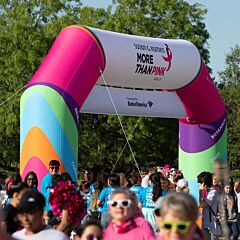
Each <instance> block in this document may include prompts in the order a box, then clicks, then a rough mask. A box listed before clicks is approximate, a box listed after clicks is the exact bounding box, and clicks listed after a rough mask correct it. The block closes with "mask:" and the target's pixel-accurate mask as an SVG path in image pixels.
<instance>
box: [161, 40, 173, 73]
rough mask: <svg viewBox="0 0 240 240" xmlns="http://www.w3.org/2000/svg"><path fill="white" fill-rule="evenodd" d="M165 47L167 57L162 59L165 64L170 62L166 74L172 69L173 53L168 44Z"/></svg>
mask: <svg viewBox="0 0 240 240" xmlns="http://www.w3.org/2000/svg"><path fill="white" fill-rule="evenodd" d="M165 46H166V52H167V57H164V56H162V58H163V59H164V61H165V62H168V67H167V69H166V72H168V71H169V70H170V68H171V61H172V51H171V50H170V48H169V47H168V45H167V44H165Z"/></svg>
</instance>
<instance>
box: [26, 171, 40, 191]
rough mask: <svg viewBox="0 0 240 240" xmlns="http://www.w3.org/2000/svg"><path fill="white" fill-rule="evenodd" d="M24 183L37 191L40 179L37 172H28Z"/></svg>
mask: <svg viewBox="0 0 240 240" xmlns="http://www.w3.org/2000/svg"><path fill="white" fill-rule="evenodd" d="M24 182H25V184H26V185H27V186H28V187H29V188H30V189H32V190H35V191H37V187H38V178H37V174H36V173H35V172H33V171H31V172H28V173H27V175H26V177H25V179H24Z"/></svg>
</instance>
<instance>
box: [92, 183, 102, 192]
mask: <svg viewBox="0 0 240 240" xmlns="http://www.w3.org/2000/svg"><path fill="white" fill-rule="evenodd" d="M93 187H94V189H99V190H100V191H101V190H102V189H103V183H102V182H99V181H96V182H94V183H93Z"/></svg>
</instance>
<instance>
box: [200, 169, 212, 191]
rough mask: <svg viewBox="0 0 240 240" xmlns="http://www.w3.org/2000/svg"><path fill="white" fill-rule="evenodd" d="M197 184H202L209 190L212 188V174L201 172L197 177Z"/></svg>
mask: <svg viewBox="0 0 240 240" xmlns="http://www.w3.org/2000/svg"><path fill="white" fill-rule="evenodd" d="M197 180H198V183H203V184H204V185H206V187H208V188H210V187H211V186H212V173H210V172H201V173H200V174H199V175H198V176H197Z"/></svg>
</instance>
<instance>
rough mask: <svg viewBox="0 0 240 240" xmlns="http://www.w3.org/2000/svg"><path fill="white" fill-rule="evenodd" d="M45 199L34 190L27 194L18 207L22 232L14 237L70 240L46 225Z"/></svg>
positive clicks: (39, 239) (19, 239)
mask: <svg viewBox="0 0 240 240" xmlns="http://www.w3.org/2000/svg"><path fill="white" fill-rule="evenodd" d="M44 206H45V199H44V197H43V195H42V194H41V193H39V192H36V191H34V190H28V191H27V192H25V193H24V194H23V196H22V198H21V200H20V204H19V207H18V210H19V218H20V221H21V224H22V226H23V227H24V228H23V229H22V230H20V231H17V232H15V233H14V234H13V235H12V237H13V238H16V239H18V240H44V239H51V240H68V239H69V238H68V237H67V236H66V235H65V234H64V233H62V232H60V231H58V230H55V229H53V228H52V227H50V226H48V225H45V223H44V221H43V209H44Z"/></svg>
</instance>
